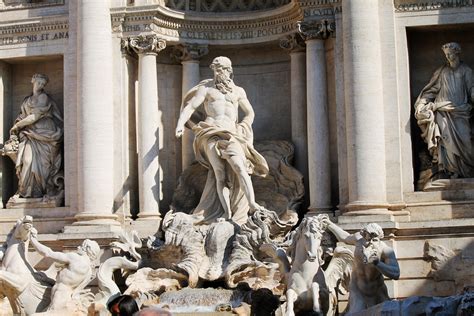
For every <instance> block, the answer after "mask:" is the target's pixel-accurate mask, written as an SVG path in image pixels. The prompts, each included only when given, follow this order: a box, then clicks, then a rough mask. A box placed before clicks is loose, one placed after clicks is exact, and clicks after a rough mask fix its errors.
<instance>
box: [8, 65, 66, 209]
mask: <svg viewBox="0 0 474 316" xmlns="http://www.w3.org/2000/svg"><path fill="white" fill-rule="evenodd" d="M48 80H49V79H48V77H47V76H46V75H42V74H35V75H34V76H33V78H32V80H31V83H32V84H33V92H32V94H31V95H29V96H28V97H26V98H25V99H24V101H23V103H22V105H21V110H20V114H19V116H18V117H17V118H16V120H15V124H14V125H13V127H12V128H11V129H10V135H11V136H10V140H9V141H7V142H6V144H5V148H4V151H3V153H4V154H5V155H8V156H9V157H11V158H12V159H13V160H14V162H15V168H16V174H17V177H18V191H17V193H16V194H15V196H14V197H13V198H12V200H11V202H13V203H14V202H15V200H18V199H19V198H43V199H48V198H55V197H57V196H61V198H62V183H61V184H59V183H58V177H62V174H61V164H62V157H61V143H62V141H63V119H62V115H61V113H60V111H59V109H58V107H57V106H56V103H55V102H54V100H53V99H52V98H51V96H49V95H48V94H47V93H46V92H45V91H44V87H45V86H46V84H47V83H48ZM5 149H7V150H5Z"/></svg>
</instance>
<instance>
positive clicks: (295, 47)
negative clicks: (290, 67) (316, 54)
mask: <svg viewBox="0 0 474 316" xmlns="http://www.w3.org/2000/svg"><path fill="white" fill-rule="evenodd" d="M280 47H281V48H283V49H284V50H287V51H289V52H290V53H293V52H304V51H305V50H306V43H305V41H304V39H303V37H302V36H301V34H300V33H293V34H290V35H287V36H285V37H283V38H281V39H280Z"/></svg>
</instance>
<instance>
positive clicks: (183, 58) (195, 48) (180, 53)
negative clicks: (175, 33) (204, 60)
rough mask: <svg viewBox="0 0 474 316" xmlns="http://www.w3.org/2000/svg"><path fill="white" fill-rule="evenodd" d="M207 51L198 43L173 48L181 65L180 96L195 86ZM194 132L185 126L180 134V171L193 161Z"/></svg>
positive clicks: (205, 46)
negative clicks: (200, 65)
mask: <svg viewBox="0 0 474 316" xmlns="http://www.w3.org/2000/svg"><path fill="white" fill-rule="evenodd" d="M208 52H209V50H208V48H207V45H198V44H185V45H178V46H176V47H175V49H174V50H173V55H174V57H175V58H176V59H177V60H179V61H180V62H181V64H182V65H183V78H182V96H183V98H184V96H185V95H186V93H187V92H188V91H189V90H190V89H191V88H192V87H194V86H196V85H197V84H198V83H199V81H200V79H201V75H200V72H199V59H200V58H201V57H202V56H204V55H206V54H207V53H208ZM193 141H194V134H193V132H192V131H191V130H190V129H188V128H186V129H185V130H184V133H183V136H182V151H181V158H182V160H181V162H182V171H184V170H185V169H186V168H187V167H189V166H190V165H191V163H192V162H193V161H194V159H195V157H194V150H193Z"/></svg>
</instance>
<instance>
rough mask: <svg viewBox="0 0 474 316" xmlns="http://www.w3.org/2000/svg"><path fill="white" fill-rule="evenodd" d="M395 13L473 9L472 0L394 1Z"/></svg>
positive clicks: (473, 3) (473, 1)
mask: <svg viewBox="0 0 474 316" xmlns="http://www.w3.org/2000/svg"><path fill="white" fill-rule="evenodd" d="M394 7H395V12H418V11H432V10H442V9H452V8H463V7H474V0H431V1H427V0H394Z"/></svg>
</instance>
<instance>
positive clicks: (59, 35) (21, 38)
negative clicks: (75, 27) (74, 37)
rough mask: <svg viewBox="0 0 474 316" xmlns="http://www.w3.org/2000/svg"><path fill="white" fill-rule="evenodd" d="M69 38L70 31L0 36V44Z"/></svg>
mask: <svg viewBox="0 0 474 316" xmlns="http://www.w3.org/2000/svg"><path fill="white" fill-rule="evenodd" d="M65 38H69V34H68V32H56V33H43V34H30V35H18V36H7V37H0V46H4V45H15V44H23V43H34V42H42V41H56V40H60V39H65Z"/></svg>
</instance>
